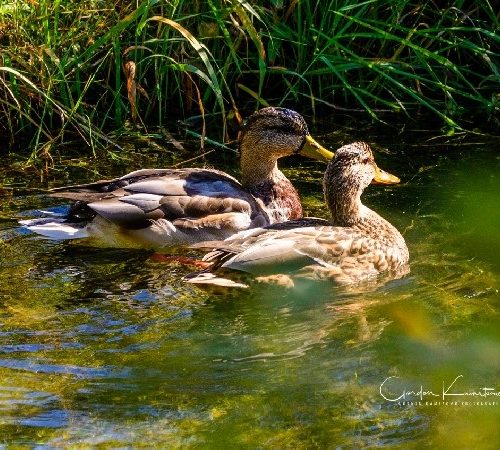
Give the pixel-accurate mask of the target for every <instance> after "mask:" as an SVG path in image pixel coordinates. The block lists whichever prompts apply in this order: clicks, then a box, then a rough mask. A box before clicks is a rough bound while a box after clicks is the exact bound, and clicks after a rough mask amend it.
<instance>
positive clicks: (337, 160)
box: [324, 142, 400, 189]
mask: <svg viewBox="0 0 500 450" xmlns="http://www.w3.org/2000/svg"><path fill="white" fill-rule="evenodd" d="M335 181H337V182H339V183H342V184H343V183H348V184H350V185H353V186H358V187H359V188H361V189H364V188H366V187H367V186H368V185H369V184H370V183H374V184H397V183H399V182H400V179H399V178H398V177H396V176H394V175H391V174H390V173H387V172H385V171H383V170H382V169H381V168H380V167H378V166H377V164H376V163H375V158H374V157H373V153H372V150H371V148H370V146H369V145H368V144H367V143H366V142H353V143H352V144H347V145H344V146H343V147H340V148H339V149H338V150H337V151H336V152H335V157H334V158H333V160H332V161H331V162H330V164H328V167H327V169H326V172H325V180H324V183H325V185H327V184H331V183H330V182H335Z"/></svg>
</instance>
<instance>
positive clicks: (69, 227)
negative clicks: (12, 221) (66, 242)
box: [19, 217, 89, 240]
mask: <svg viewBox="0 0 500 450" xmlns="http://www.w3.org/2000/svg"><path fill="white" fill-rule="evenodd" d="M19 223H20V224H21V225H22V226H24V227H26V228H27V229H28V230H30V231H32V232H33V233H36V234H39V235H41V236H45V237H47V238H49V239H57V240H59V239H82V238H86V237H88V236H89V233H88V231H87V229H86V227H85V224H84V223H82V224H75V223H70V222H66V220H65V219H62V218H57V217H42V218H38V219H29V220H20V221H19Z"/></svg>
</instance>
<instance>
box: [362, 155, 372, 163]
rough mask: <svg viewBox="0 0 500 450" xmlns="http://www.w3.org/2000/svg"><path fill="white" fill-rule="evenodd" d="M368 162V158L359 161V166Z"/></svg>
mask: <svg viewBox="0 0 500 450" xmlns="http://www.w3.org/2000/svg"><path fill="white" fill-rule="evenodd" d="M369 162H370V158H368V157H366V158H363V159H362V160H361V164H368V163H369Z"/></svg>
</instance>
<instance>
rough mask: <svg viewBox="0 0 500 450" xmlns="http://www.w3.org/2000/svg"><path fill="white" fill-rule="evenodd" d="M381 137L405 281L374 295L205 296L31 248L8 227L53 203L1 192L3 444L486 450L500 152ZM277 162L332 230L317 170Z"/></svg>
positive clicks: (121, 254)
mask: <svg viewBox="0 0 500 450" xmlns="http://www.w3.org/2000/svg"><path fill="white" fill-rule="evenodd" d="M360 133H361V132H359V131H358V134H360ZM356 137H357V138H359V137H361V138H364V139H367V137H366V136H362V135H358V136H356ZM321 138H322V142H326V143H327V144H328V143H330V145H331V147H332V148H335V147H336V146H338V144H340V143H341V142H343V141H346V140H347V138H345V136H339V135H338V133H332V134H325V135H324V136H322V137H321ZM391 138H392V139H393V141H390V140H389V137H388V136H387V135H377V134H376V133H375V134H373V135H372V136H371V137H369V138H368V139H369V140H370V141H372V142H377V143H378V144H379V145H380V147H381V148H380V150H381V151H380V152H379V153H378V155H377V159H378V160H379V161H380V166H381V167H384V168H387V170H390V171H392V172H393V173H397V174H398V175H400V176H401V178H402V179H403V181H404V182H403V183H402V184H401V185H399V186H396V187H391V188H375V187H374V188H371V189H369V190H368V191H367V192H366V195H365V197H364V199H365V200H364V201H365V202H366V203H367V204H368V205H370V206H371V207H373V208H374V209H376V210H377V211H379V212H380V213H381V214H382V215H384V216H385V217H387V218H388V219H389V220H390V221H391V222H392V223H394V224H395V225H396V226H397V227H398V228H399V229H400V230H402V231H403V232H404V235H405V239H406V240H407V242H408V246H409V248H410V252H411V273H410V274H409V275H408V276H407V277H405V278H404V279H401V280H394V281H392V282H390V283H387V284H386V285H384V286H379V287H377V288H374V289H349V290H346V289H343V290H342V289H337V288H334V287H332V286H330V285H325V284H318V283H308V282H306V281H304V282H301V283H299V284H298V286H297V287H296V289H294V290H291V291H289V290H284V289H282V288H277V287H274V286H265V285H259V284H257V285H254V286H252V288H251V289H248V290H233V291H227V292H215V291H207V290H202V289H199V288H198V287H196V286H192V285H187V284H184V283H182V281H181V277H182V276H183V275H186V274H187V273H189V272H190V271H192V268H191V267H186V266H184V265H181V264H177V263H170V264H165V263H162V262H158V261H156V260H155V259H153V258H151V255H150V254H149V253H148V252H141V251H130V250H120V249H103V248H92V247H86V246H85V245H74V244H68V243H62V242H57V241H47V240H43V239H40V238H38V237H35V236H33V235H30V234H29V233H26V232H25V231H23V230H22V229H20V228H18V227H17V222H16V219H17V218H20V217H23V216H25V215H26V214H31V213H27V212H26V211H28V210H35V209H38V208H42V209H43V208H47V207H52V206H55V205H58V204H59V200H56V199H48V198H46V197H43V196H40V195H31V194H27V193H18V192H19V191H16V190H14V191H12V190H6V191H3V193H2V209H1V212H0V442H2V443H5V444H7V443H14V444H26V445H34V444H46V445H51V446H52V445H77V444H80V445H84V446H88V445H98V444H102V445H111V446H115V445H116V446H124V445H125V446H130V445H132V446H136V445H169V446H173V447H179V446H206V447H214V448H216V447H221V446H222V447H223V446H243V447H245V446H248V447H261V446H265V447H293V448H309V447H311V446H319V447H330V446H332V445H335V444H336V445H339V446H349V447H363V446H366V447H374V446H386V447H389V446H398V447H404V446H416V447H420V446H422V445H432V446H434V447H438V448H439V447H441V448H444V447H446V446H449V445H457V446H458V447H459V448H461V447H469V448H479V447H481V448H488V447H491V448H493V447H494V443H495V442H497V441H496V439H498V431H497V430H498V426H497V424H498V420H499V415H500V414H499V411H500V399H499V398H498V396H496V397H495V396H493V395H491V396H488V397H486V396H480V395H472V394H470V393H471V392H476V393H478V392H486V391H481V389H482V388H483V387H487V388H488V387H491V388H494V389H496V390H500V386H499V384H498V383H499V378H498V374H499V369H500V356H499V355H500V352H498V345H499V340H500V336H499V334H500V332H499V331H498V330H499V329H500V328H499V327H498V325H499V319H498V317H499V315H498V313H499V302H498V300H499V294H498V289H499V269H500V268H499V264H498V263H499V256H498V255H499V254H500V253H499V250H500V249H499V248H498V247H499V243H500V226H499V225H500V223H499V211H500V209H499V204H498V203H499V200H498V198H499V197H498V187H499V186H498V185H499V183H498V174H499V173H500V170H499V168H500V167H499V166H500V159H499V156H498V151H497V149H496V145H494V144H488V143H484V144H477V145H474V146H467V145H465V144H464V145H463V146H452V147H446V148H445V147H439V146H438V145H433V144H432V143H433V141H427V140H425V141H424V144H425V145H424V144H421V142H422V140H421V139H420V138H419V137H418V135H417V136H410V137H408V136H406V137H404V138H403V137H397V138H394V136H392V137H391ZM384 147H387V148H389V151H387V152H384V151H383V150H384ZM144 158H145V157H144V155H143V159H144ZM170 162H171V161H170V160H169V159H168V158H166V160H165V161H161V160H158V156H157V155H156V156H155V160H154V161H153V162H152V163H151V164H147V163H145V164H143V165H144V166H152V165H168V164H169V163H170ZM153 163H155V164H153ZM201 163H202V162H201V161H200V164H201ZM231 164H232V162H231ZM289 164H290V165H289V166H288V168H287V175H289V176H290V178H291V179H292V180H293V181H294V183H295V184H296V185H297V186H298V188H299V190H300V192H301V193H303V199H304V202H305V209H306V212H307V213H308V214H310V215H314V216H323V217H325V216H326V209H325V208H324V206H323V203H322V196H321V193H320V185H321V176H322V170H323V168H322V166H320V165H317V164H316V163H312V162H311V163H310V162H303V161H300V162H299V161H294V160H292V161H291V162H290V163H289ZM297 164H298V165H297ZM133 168H136V167H129V168H127V170H128V169H130V170H131V169H133ZM114 171H116V168H113V169H111V168H110V173H109V174H106V173H103V175H104V176H107V175H114V174H115V173H114ZM90 175H91V174H90V173H89V174H88V176H87V178H92V179H94V177H93V174H92V176H90ZM95 178H98V177H95ZM71 181H72V182H74V181H85V180H71ZM389 377H392V378H389ZM457 377H458V378H457ZM387 379H388V381H387V382H386V383H385V384H383V386H382V388H381V384H382V383H384V381H385V380H387ZM454 380H455V384H453V385H452V387H451V388H450V390H449V393H450V395H449V396H445V397H444V399H443V395H442V393H443V387H444V386H446V387H448V386H449V385H450V384H452V382H454ZM421 386H422V391H423V392H422V393H419V390H420V389H421ZM381 389H382V393H383V394H384V395H381ZM412 391H413V393H411V392H412ZM404 392H407V394H406V396H403V397H401V396H402V395H403V393H404ZM408 392H410V393H408ZM488 392H493V391H488ZM452 393H455V394H463V393H469V395H467V396H465V395H460V396H458V395H455V396H454V395H451V394H452ZM398 397H401V398H399V400H397V401H396V400H395V399H396V398H398ZM455 402H456V404H454V403H455ZM466 403H467V404H466Z"/></svg>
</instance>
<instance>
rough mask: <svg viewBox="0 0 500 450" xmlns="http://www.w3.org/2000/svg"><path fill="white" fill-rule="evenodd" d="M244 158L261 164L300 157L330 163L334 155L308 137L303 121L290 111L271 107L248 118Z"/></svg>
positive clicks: (243, 135) (243, 139) (243, 137)
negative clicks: (270, 160)
mask: <svg viewBox="0 0 500 450" xmlns="http://www.w3.org/2000/svg"><path fill="white" fill-rule="evenodd" d="M240 151H241V156H242V158H245V159H250V158H251V159H253V160H255V161H259V160H262V159H272V160H274V161H276V160H277V159H278V158H281V157H283V156H289V155H296V154H301V155H305V156H309V157H311V158H314V159H317V160H320V161H324V162H328V161H330V160H331V159H332V158H333V153H332V152H330V151H329V150H327V149H326V148H324V147H322V146H321V145H320V144H318V143H317V142H316V141H315V140H314V139H313V138H312V137H311V135H310V134H309V130H308V129H307V124H306V121H305V120H304V118H303V117H302V116H301V115H300V114H299V113H297V112H295V111H292V110H291V109H286V108H278V107H268V108H264V109H261V110H260V111H257V112H256V113H254V114H253V115H252V116H250V117H249V119H248V120H247V122H246V123H245V125H244V127H243V129H242V132H241V135H240Z"/></svg>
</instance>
